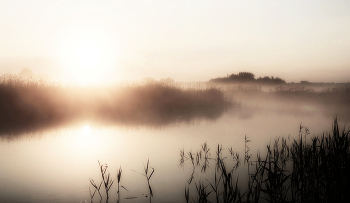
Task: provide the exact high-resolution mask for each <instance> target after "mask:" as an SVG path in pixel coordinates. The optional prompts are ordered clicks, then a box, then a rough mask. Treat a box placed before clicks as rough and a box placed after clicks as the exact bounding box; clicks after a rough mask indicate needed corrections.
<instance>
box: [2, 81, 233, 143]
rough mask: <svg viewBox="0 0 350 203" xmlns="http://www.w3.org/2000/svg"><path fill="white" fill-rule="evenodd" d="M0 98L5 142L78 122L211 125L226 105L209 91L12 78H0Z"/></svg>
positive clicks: (217, 92) (214, 91) (215, 91)
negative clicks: (193, 122) (197, 120)
mask: <svg viewBox="0 0 350 203" xmlns="http://www.w3.org/2000/svg"><path fill="white" fill-rule="evenodd" d="M0 98H1V100H0V112H1V114H0V134H2V135H3V136H4V135H6V136H7V137H9V136H14V135H16V134H21V133H28V132H36V131H40V130H45V129H50V128H54V127H55V126H63V125H66V124H67V123H70V122H73V121H76V120H80V119H93V120H96V121H97V122H104V123H110V124H117V125H131V126H132V125H135V126H137V125H146V126H165V125H170V124H171V123H174V122H175V123H176V122H189V121H191V120H192V119H195V118H204V119H210V120H215V119H217V118H219V117H220V116H221V115H222V113H223V112H224V111H225V109H226V108H228V107H229V106H230V105H231V104H232V103H231V102H229V101H227V99H225V97H224V94H223V92H221V91H220V90H218V89H215V88H212V87H208V88H182V87H177V86H175V85H174V84H172V86H169V85H166V84H162V83H148V84H122V85H108V86H99V85H90V86H87V85H85V86H78V85H65V86H64V85H62V84H57V83H47V82H45V81H38V80H30V79H23V78H20V77H16V76H3V77H1V78H0Z"/></svg>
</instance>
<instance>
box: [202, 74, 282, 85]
mask: <svg viewBox="0 0 350 203" xmlns="http://www.w3.org/2000/svg"><path fill="white" fill-rule="evenodd" d="M209 82H216V83H242V82H257V83H263V84H285V83H286V81H284V80H283V79H282V78H279V77H273V76H271V77H269V76H265V77H259V78H257V79H255V75H254V74H253V73H250V72H239V73H238V74H231V75H227V77H219V78H213V79H210V80H209Z"/></svg>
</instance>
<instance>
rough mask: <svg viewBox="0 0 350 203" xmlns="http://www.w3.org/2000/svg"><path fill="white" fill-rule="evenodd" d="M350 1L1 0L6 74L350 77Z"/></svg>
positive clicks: (0, 66)
mask: <svg viewBox="0 0 350 203" xmlns="http://www.w3.org/2000/svg"><path fill="white" fill-rule="evenodd" d="M349 10H350V2H349V1H344V0H334V1H319V0H318V1H268V0H267V1H203V0H200V1H199V0H198V1H194V0H193V1H179V0H177V1H117V0H114V1H85V0H84V1H83V0H81V1H80V0H79V1H78V0H76V1H45V0H42V1H39V0H35V1H34V0H33V1H28V0H25V1H19V0H12V1H0V47H1V49H0V74H4V73H19V72H20V71H21V70H22V69H23V68H29V69H31V70H33V72H34V73H35V74H47V75H49V76H50V77H51V78H55V79H56V78H57V79H69V80H78V81H79V80H80V81H96V82H98V81H101V80H103V81H106V80H118V81H121V80H124V81H125V80H135V79H142V78H144V77H153V78H155V79H160V78H167V77H171V78H174V79H175V80H176V81H208V80H209V79H211V78H213V77H222V76H226V74H230V73H238V72H239V71H251V72H253V73H255V75H256V76H257V77H259V76H265V75H267V76H278V77H282V78H284V79H285V80H286V81H287V82H291V81H295V82H298V81H300V80H304V79H308V80H310V81H323V82H331V81H334V82H348V81H350V56H349V55H350V54H349V53H350V12H349Z"/></svg>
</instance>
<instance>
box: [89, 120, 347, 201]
mask: <svg viewBox="0 0 350 203" xmlns="http://www.w3.org/2000/svg"><path fill="white" fill-rule="evenodd" d="M349 133H350V131H345V128H344V129H343V130H342V131H340V130H339V127H338V122H337V119H335V120H334V123H333V129H332V130H331V132H329V133H323V134H322V135H318V136H313V137H310V132H309V130H308V128H307V127H305V126H302V125H300V128H299V135H298V138H296V139H290V138H289V137H288V138H283V137H282V138H276V139H275V140H274V141H272V143H270V144H268V145H267V146H266V150H265V151H264V152H263V153H260V152H259V153H257V154H252V153H251V149H250V142H251V140H249V138H248V137H247V136H245V140H244V141H245V147H244V155H243V156H242V155H240V153H238V152H235V151H234V149H233V148H232V147H229V148H226V147H224V146H223V145H222V144H218V145H217V147H215V149H214V151H213V150H212V149H211V148H210V147H209V145H208V144H207V143H206V142H205V143H203V144H202V145H201V147H200V149H199V150H198V151H196V152H194V151H192V150H190V151H185V150H184V149H181V150H180V157H179V158H180V162H179V165H180V167H188V164H189V165H190V168H192V169H191V171H192V172H191V173H190V176H189V177H188V180H187V182H186V183H184V184H185V187H184V190H183V191H184V193H183V197H184V198H183V202H186V203H189V202H191V203H205V202H216V203H219V202H222V203H228V202H244V203H246V202H256V203H258V202H334V201H335V202H349V201H350V195H349V193H348V191H347V188H349V187H350V175H349V173H348V171H349V170H350V137H349ZM99 164H100V163H99ZM185 165H187V166H185ZM99 166H100V168H101V175H102V181H101V183H100V184H99V185H98V184H96V183H95V182H94V181H93V180H90V182H91V185H92V186H93V187H94V188H95V191H94V193H93V194H92V195H91V202H93V197H94V194H95V193H96V191H97V192H98V193H99V195H100V199H99V201H100V202H101V201H102V200H103V199H105V200H106V202H108V200H109V194H108V193H109V190H110V189H111V186H112V185H113V180H114V179H113V180H112V179H111V178H110V177H111V176H110V174H109V173H106V169H107V165H106V164H105V165H101V164H100V165H99ZM149 169H152V172H149ZM153 172H154V168H151V167H149V160H148V161H147V165H146V166H145V172H144V174H143V175H144V176H145V177H146V179H147V185H148V188H149V193H148V196H149V201H150V202H152V197H153V192H152V189H151V186H150V181H149V180H150V178H151V177H152V175H153ZM180 175H184V174H180ZM106 177H107V178H106ZM120 179H121V169H119V171H118V174H117V180H118V186H117V194H118V200H117V202H122V199H120V190H119V188H120V186H119V182H120ZM124 181H127V180H124ZM101 185H105V192H106V195H105V196H104V197H102V195H101V193H100V189H101ZM145 185H146V184H145ZM124 189H125V190H127V189H126V188H124ZM127 192H129V191H128V190H127ZM90 194H91V192H90ZM146 197H147V196H146ZM135 198H136V197H135ZM126 199H128V198H124V201H125V200H126Z"/></svg>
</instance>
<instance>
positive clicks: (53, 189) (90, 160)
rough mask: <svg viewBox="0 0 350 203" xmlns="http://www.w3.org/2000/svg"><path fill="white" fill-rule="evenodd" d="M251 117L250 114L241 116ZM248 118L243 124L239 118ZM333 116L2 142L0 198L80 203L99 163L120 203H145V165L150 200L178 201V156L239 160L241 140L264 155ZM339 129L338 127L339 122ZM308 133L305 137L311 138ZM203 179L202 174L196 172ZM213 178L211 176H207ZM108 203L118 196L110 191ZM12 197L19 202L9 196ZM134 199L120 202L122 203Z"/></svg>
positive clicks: (69, 131) (282, 116) (271, 117)
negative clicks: (149, 170) (220, 151)
mask: <svg viewBox="0 0 350 203" xmlns="http://www.w3.org/2000/svg"><path fill="white" fill-rule="evenodd" d="M245 111H248V112H245ZM244 114H247V115H249V116H248V117H246V119H241V118H242V115H244ZM332 119H333V118H331V117H325V116H322V115H320V114H319V113H312V114H304V115H295V114H291V113H274V112H263V113H260V114H259V113H256V114H251V113H250V112H249V110H245V109H242V110H241V112H240V113H236V114H233V113H232V112H231V113H226V114H225V115H223V116H222V117H221V118H219V119H218V120H216V121H205V120H197V121H196V122H193V123H187V124H178V125H174V126H167V127H165V128H147V127H134V128H123V127H118V126H101V125H97V124H94V123H93V122H85V123H84V122H83V123H79V124H77V125H76V127H72V126H71V127H68V128H60V129H57V130H53V131H51V132H48V133H46V134H47V135H46V136H39V137H36V136H35V134H34V135H33V136H31V137H29V138H28V137H27V138H25V137H24V138H23V139H18V140H15V141H9V140H7V141H6V140H2V141H1V142H0V154H2V156H0V165H1V166H2V167H0V180H1V184H0V198H1V199H3V200H8V202H15V201H21V200H23V199H21V198H24V199H26V200H25V202H45V201H48V202H80V201H83V200H85V199H87V200H90V199H89V197H90V195H89V187H90V183H89V178H92V179H93V180H95V181H97V182H98V181H100V179H101V174H100V172H99V167H98V161H100V163H101V164H103V163H106V164H108V166H109V167H108V170H109V172H110V173H111V176H112V177H113V178H115V177H116V174H117V169H119V167H121V168H122V169H123V173H122V180H121V185H123V186H124V187H125V188H127V189H128V191H126V190H122V191H121V197H122V202H140V201H147V200H146V197H145V195H144V194H147V192H148V188H147V182H146V178H145V177H144V176H143V175H142V174H143V173H144V171H143V170H144V165H145V164H146V163H147V160H148V159H149V160H150V166H151V167H154V169H155V173H154V175H153V177H152V179H151V181H150V183H151V185H152V189H153V190H154V191H153V192H154V194H155V198H154V199H155V202H183V200H184V196H183V190H184V186H185V185H186V181H187V180H188V178H189V175H190V173H191V170H190V169H191V167H190V164H187V165H185V168H184V169H183V168H181V167H179V160H180V156H179V151H180V149H182V148H183V149H185V151H191V150H193V152H195V151H197V150H198V149H200V146H201V144H203V143H204V142H207V143H208V145H209V147H211V148H212V150H213V151H212V152H211V153H212V156H213V155H214V154H215V152H214V151H215V150H214V149H215V147H216V146H217V144H220V143H221V144H223V147H224V148H225V149H227V148H229V147H231V146H232V147H233V149H234V151H236V152H239V153H240V154H241V156H243V154H244V136H245V135H246V136H248V137H249V139H250V140H252V142H251V143H250V144H251V145H250V148H251V149H252V151H251V152H252V153H255V152H257V151H258V150H259V151H261V152H262V153H263V151H264V148H265V147H266V144H268V143H270V142H271V140H273V138H275V137H277V136H285V137H287V136H288V135H291V137H295V136H297V134H298V130H299V125H300V124H301V123H302V124H303V125H305V126H307V127H308V128H309V129H310V132H311V135H317V134H319V133H322V132H323V131H327V130H330V129H331V126H332ZM340 125H342V124H340ZM311 135H310V136H311ZM198 175H201V174H198ZM209 175H210V174H209ZM111 190H112V197H111V201H112V200H115V198H116V186H113V187H112V189H111ZM14 197H17V199H16V198H14ZM128 197H137V198H135V199H128V200H125V199H124V198H128Z"/></svg>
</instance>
